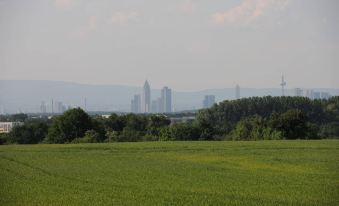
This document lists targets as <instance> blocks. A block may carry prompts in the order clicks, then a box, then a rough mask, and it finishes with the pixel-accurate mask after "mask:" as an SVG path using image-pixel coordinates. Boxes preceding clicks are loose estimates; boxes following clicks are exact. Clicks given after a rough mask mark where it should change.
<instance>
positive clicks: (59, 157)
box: [0, 140, 339, 206]
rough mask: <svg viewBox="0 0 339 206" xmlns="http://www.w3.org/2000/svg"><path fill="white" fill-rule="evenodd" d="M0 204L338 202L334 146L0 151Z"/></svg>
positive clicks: (152, 145)
mask: <svg viewBox="0 0 339 206" xmlns="http://www.w3.org/2000/svg"><path fill="white" fill-rule="evenodd" d="M0 205H1V206H5V205H34V206H36V205H194V206H196V205H307V206H310V205H333V206H334V205H339V141H336V140H321V141H257V142H140V143H107V144H73V145H71V144H68V145H5V146H0Z"/></svg>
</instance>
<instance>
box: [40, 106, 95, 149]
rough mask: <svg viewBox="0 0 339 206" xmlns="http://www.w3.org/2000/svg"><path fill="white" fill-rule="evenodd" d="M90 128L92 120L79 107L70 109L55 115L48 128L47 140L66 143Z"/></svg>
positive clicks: (81, 135)
mask: <svg viewBox="0 0 339 206" xmlns="http://www.w3.org/2000/svg"><path fill="white" fill-rule="evenodd" d="M91 129H92V120H91V118H90V116H88V114H87V113H86V112H84V111H83V110H82V109H81V108H76V109H71V110H68V111H66V112H65V113H64V114H62V115H60V116H58V117H56V118H55V119H54V121H53V123H52V125H51V126H50V128H49V130H48V135H47V139H46V140H47V142H50V143H66V142H71V141H72V140H73V139H75V138H81V137H83V136H84V135H85V132H86V131H87V130H91Z"/></svg>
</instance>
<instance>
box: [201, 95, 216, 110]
mask: <svg viewBox="0 0 339 206" xmlns="http://www.w3.org/2000/svg"><path fill="white" fill-rule="evenodd" d="M214 104H215V96H214V95H206V96H205V98H204V100H203V102H202V106H203V108H210V107H212V106H213V105H214Z"/></svg>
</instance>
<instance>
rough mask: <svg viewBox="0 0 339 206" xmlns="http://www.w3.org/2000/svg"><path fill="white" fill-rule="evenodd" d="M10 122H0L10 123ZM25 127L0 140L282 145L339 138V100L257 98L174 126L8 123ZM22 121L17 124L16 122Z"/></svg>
mask: <svg viewBox="0 0 339 206" xmlns="http://www.w3.org/2000/svg"><path fill="white" fill-rule="evenodd" d="M4 118H5V117H3V116H2V117H0V119H2V120H3V119H4ZM7 118H8V119H10V120H18V119H19V120H22V121H25V124H24V125H22V126H17V127H14V128H13V129H12V131H11V132H10V133H9V134H5V135H4V134H2V135H1V136H0V143H2V144H10V143H16V144H36V143H60V144H63V143H95V142H131V141H170V140H266V139H267V140H278V139H321V138H337V137H339V97H338V96H337V97H332V98H330V99H328V100H324V99H323V100H311V99H308V98H304V97H271V96H267V97H252V98H243V99H239V100H226V101H223V102H221V103H219V104H215V105H214V106H213V107H212V108H209V109H202V110H199V111H198V112H197V114H196V120H195V121H193V122H187V123H174V124H171V121H170V119H169V117H167V116H165V115H163V114H153V115H145V114H125V115H117V114H114V113H113V114H111V115H110V116H109V118H103V117H101V116H89V115H88V114H87V113H86V112H85V111H83V110H82V109H81V108H75V109H71V110H68V111H66V112H65V113H64V114H62V115H60V116H56V117H53V118H52V119H51V120H48V119H28V118H27V115H26V116H25V115H24V114H19V115H18V114H17V115H13V116H9V117H7ZM16 118H17V119H16Z"/></svg>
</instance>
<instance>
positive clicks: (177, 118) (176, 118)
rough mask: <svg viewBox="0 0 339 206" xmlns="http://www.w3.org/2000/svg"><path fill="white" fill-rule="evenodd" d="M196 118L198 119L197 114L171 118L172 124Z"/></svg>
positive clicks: (191, 120)
mask: <svg viewBox="0 0 339 206" xmlns="http://www.w3.org/2000/svg"><path fill="white" fill-rule="evenodd" d="M195 119H196V118H195V116H189V117H171V118H170V120H171V124H175V123H187V122H193V121H194V120H195Z"/></svg>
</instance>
